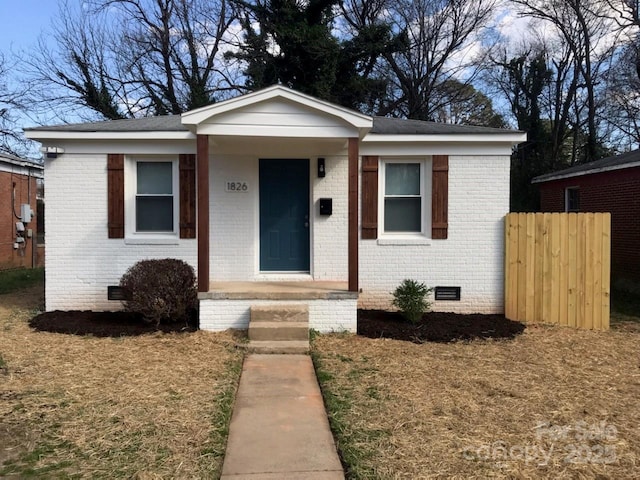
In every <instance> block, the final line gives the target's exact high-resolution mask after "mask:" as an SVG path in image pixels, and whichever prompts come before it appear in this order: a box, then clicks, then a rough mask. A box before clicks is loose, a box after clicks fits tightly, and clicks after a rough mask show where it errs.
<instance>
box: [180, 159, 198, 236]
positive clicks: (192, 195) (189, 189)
mask: <svg viewBox="0 0 640 480" xmlns="http://www.w3.org/2000/svg"><path fill="white" fill-rule="evenodd" d="M179 158H180V238H196V156H195V155H193V154H183V155H180V157H179Z"/></svg>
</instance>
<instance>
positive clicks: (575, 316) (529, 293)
mask: <svg viewBox="0 0 640 480" xmlns="http://www.w3.org/2000/svg"><path fill="white" fill-rule="evenodd" d="M610 232H611V214H609V213H510V214H508V215H507V216H506V218H505V316H506V317H507V318H509V319H511V320H518V321H521V322H527V323H549V324H558V325H567V326H572V327H577V328H586V329H599V330H608V329H609V292H610V250H611V233H610Z"/></svg>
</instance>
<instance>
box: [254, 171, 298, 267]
mask: <svg viewBox="0 0 640 480" xmlns="http://www.w3.org/2000/svg"><path fill="white" fill-rule="evenodd" d="M259 182H260V270H261V271H263V272H308V271H309V264H310V259H309V160H308V159H307V160H271V159H261V160H260V178H259Z"/></svg>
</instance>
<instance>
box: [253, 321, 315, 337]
mask: <svg viewBox="0 0 640 480" xmlns="http://www.w3.org/2000/svg"><path fill="white" fill-rule="evenodd" d="M249 340H263V341H269V340H274V341H278V340H302V341H305V340H306V341H308V340H309V323H308V322H251V323H250V324H249Z"/></svg>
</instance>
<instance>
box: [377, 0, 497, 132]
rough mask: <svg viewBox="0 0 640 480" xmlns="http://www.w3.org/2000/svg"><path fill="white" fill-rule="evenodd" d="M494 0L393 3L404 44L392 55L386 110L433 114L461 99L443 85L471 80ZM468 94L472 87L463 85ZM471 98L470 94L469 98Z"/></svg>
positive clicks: (427, 117)
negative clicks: (391, 95) (390, 97)
mask: <svg viewBox="0 0 640 480" xmlns="http://www.w3.org/2000/svg"><path fill="white" fill-rule="evenodd" d="M495 5H496V2H495V1H494V0H436V1H434V0H415V1H410V0H400V1H399V2H396V3H393V4H390V5H388V8H389V11H390V12H391V13H390V21H391V22H392V23H393V24H394V29H395V30H396V31H397V32H399V33H402V35H403V37H404V41H405V45H404V48H402V49H400V51H398V52H395V53H390V54H387V55H386V60H387V62H388V64H389V68H390V70H391V72H392V73H393V82H394V87H395V91H394V92H393V93H394V98H393V100H392V101H391V102H390V103H389V106H388V107H387V109H386V111H383V112H381V113H383V114H389V113H393V114H395V115H400V116H405V117H408V118H415V119H423V120H433V119H435V116H436V112H437V111H439V110H441V109H442V108H443V107H444V106H445V105H447V104H450V103H451V102H456V101H458V100H461V98H458V96H457V95H452V93H455V92H452V91H451V90H447V92H446V93H447V94H446V95H440V94H439V90H438V86H439V85H442V84H445V83H446V82H448V81H451V80H456V81H462V82H464V83H470V82H471V81H472V80H473V78H474V77H475V75H476V73H477V71H478V68H479V62H478V58H477V57H476V56H475V55H474V54H473V53H472V52H473V50H474V48H473V47H474V45H478V44H479V41H480V36H481V34H482V31H483V28H484V27H486V26H487V25H488V23H489V22H490V20H491V18H492V14H493V9H494V7H495ZM458 93H459V94H460V95H462V96H463V97H464V96H465V95H466V94H467V93H468V91H467V89H459V91H458ZM465 99H466V100H468V98H465Z"/></svg>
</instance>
